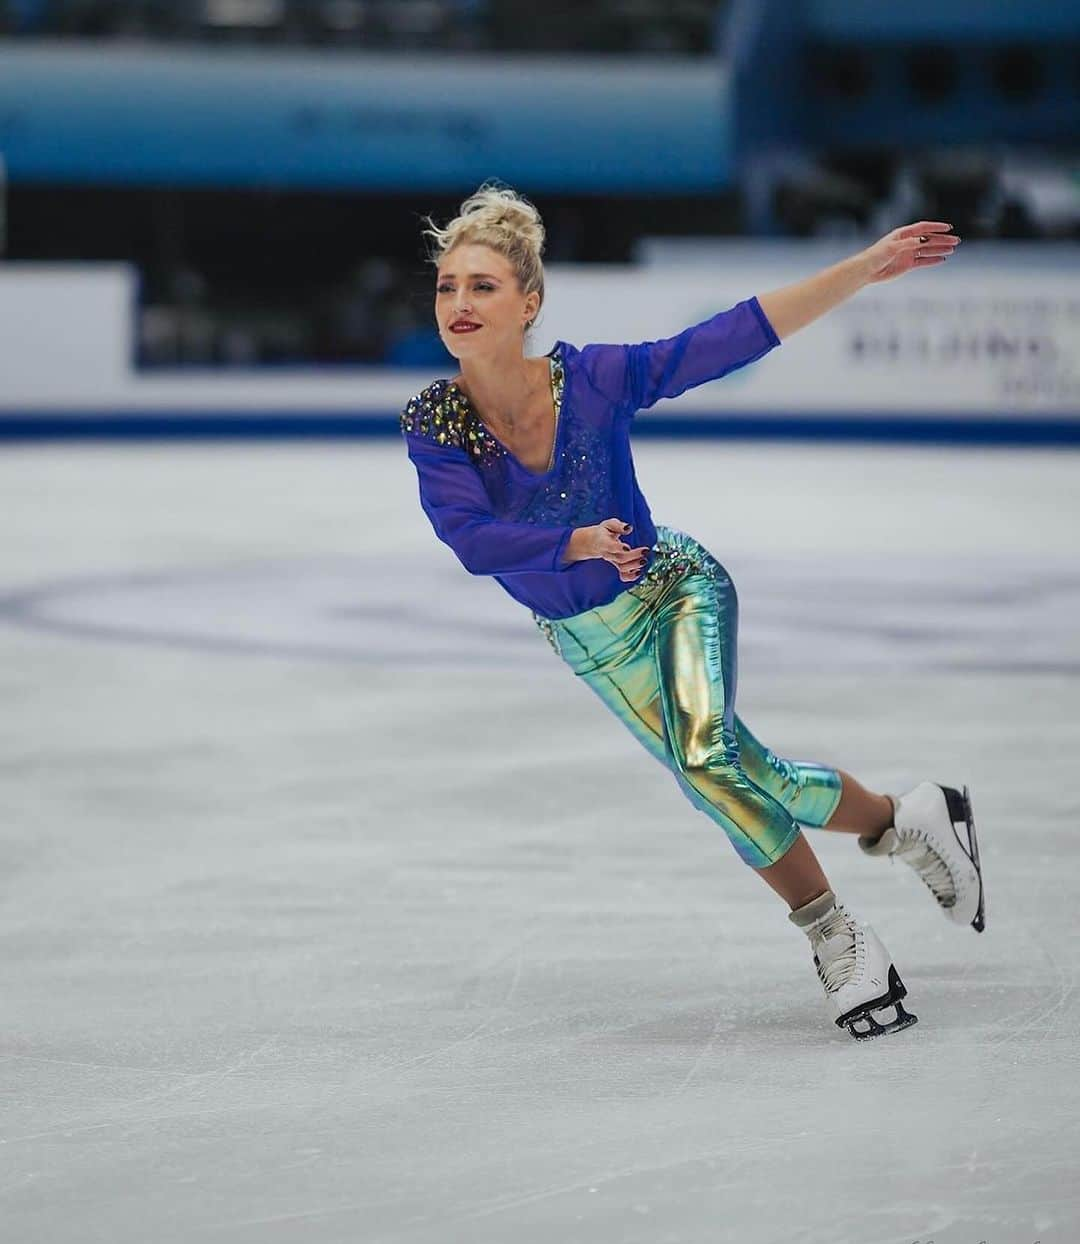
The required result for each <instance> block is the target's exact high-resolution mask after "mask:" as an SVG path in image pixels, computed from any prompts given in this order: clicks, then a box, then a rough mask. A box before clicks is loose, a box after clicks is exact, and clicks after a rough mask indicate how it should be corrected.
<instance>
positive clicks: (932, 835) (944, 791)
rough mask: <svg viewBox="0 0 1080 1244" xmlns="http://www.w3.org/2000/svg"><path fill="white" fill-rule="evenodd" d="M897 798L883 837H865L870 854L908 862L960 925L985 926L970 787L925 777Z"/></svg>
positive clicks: (862, 844) (861, 841)
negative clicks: (939, 782) (893, 813)
mask: <svg viewBox="0 0 1080 1244" xmlns="http://www.w3.org/2000/svg"><path fill="white" fill-rule="evenodd" d="M890 798H891V799H893V807H894V809H895V815H894V817H893V826H892V827H891V828H889V829H887V830H886V831H885V832H884V833H883V834H882V835H881V837H880V838H878V839H876V840H875V839H871V838H860V839H859V846H860V847H862V849H863V850H864V851H865V852H866V853H867V855H889V856H895V857H896V858H898V859H902V860H903V861H904V863H905V864H909V865H910V866H911V867H912V868H913V869H914V870H915V872H916V873H917V874H918V875H919V877H921V878H922V880H923V881H924V882H925V883H926V885H927V887H928V888H929V890H930V892H931V893H932V894H933V896H934V898H936V899H937V901H938V905H939V906H940V907H941V909H942V911H943V912H944V913H945V915H946V916H947V917H948V918H949V919H950V920H952V921H953V922H954V923H955V924H970V925H971V927H972V928H973V929H975V930H977V931H978V932H979V933H981V932H982V931H983V929H984V928H985V927H986V898H985V895H984V893H983V882H982V869H981V867H980V866H979V844H978V841H977V839H976V837H975V820H974V817H973V816H972V813H971V799H970V797H969V795H968V788H967V787H966V786H965V787H964V790H963V793H962V794H961V792H960V791H958V790H954V789H953V788H952V787H951V786H937V785H935V784H934V783H933V782H923V783H922V785H921V786H916V787H915V789H914V790H913V791H910V792H909V793H908V794H906V795H903V796H902V797H901V798H900V799H894V798H893V797H892V796H891V795H890Z"/></svg>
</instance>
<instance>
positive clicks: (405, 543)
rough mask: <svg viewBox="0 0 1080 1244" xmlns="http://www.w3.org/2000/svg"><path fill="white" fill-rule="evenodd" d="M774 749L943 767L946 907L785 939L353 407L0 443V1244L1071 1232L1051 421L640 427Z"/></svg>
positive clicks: (765, 896)
mask: <svg viewBox="0 0 1080 1244" xmlns="http://www.w3.org/2000/svg"><path fill="white" fill-rule="evenodd" d="M636 457H637V462H638V468H639V477H640V479H641V481H642V484H643V487H644V488H645V490H646V493H647V495H648V496H649V498H650V501H651V503H652V506H653V511H654V515H655V516H656V518H657V519H658V520H659V521H662V522H667V523H669V524H671V525H673V526H678V527H682V528H684V529H685V530H688V531H691V532H692V533H693V534H695V535H696V536H697V537H698V538H699V539H701V540H703V541H704V542H705V543H706V544H707V545H708V546H709V547H710V548H711V549H712V550H713V552H714V553H716V555H717V556H718V557H719V558H720V560H721V561H723V562H724V563H725V565H726V566H727V567H728V569H729V570H730V571H731V573H732V574H733V576H734V577H735V580H736V583H737V584H738V585H739V588H740V600H741V610H742V617H741V626H742V644H741V666H740V682H739V691H738V705H739V710H740V712H741V713H742V714H743V715H744V716H745V718H746V720H747V721H748V723H749V724H750V725H751V726H752V727H753V728H754V729H755V731H756V732H757V733H758V734H759V735H760V736H761V737H763V738H764V739H765V740H767V741H768V742H770V743H771V744H772V745H773V746H774V747H776V748H777V749H778V750H780V751H782V752H786V753H788V754H791V755H807V756H813V757H816V758H820V759H822V760H825V761H827V762H830V763H836V764H839V765H841V766H842V767H844V768H845V769H848V770H851V771H853V772H854V773H855V774H857V775H858V776H860V777H861V778H862V779H863V780H864V781H866V782H867V783H868V784H870V785H872V786H874V787H876V788H878V789H884V790H894V791H895V790H903V789H906V788H907V787H908V786H910V785H913V784H914V783H915V782H917V781H919V780H922V779H923V778H927V777H928V778H931V779H936V780H940V781H947V782H950V783H953V784H964V783H966V784H968V785H969V786H970V787H971V790H972V794H973V798H974V802H975V810H976V815H977V818H978V826H979V832H980V842H981V846H982V854H983V862H984V867H985V874H986V883H987V896H988V912H987V931H986V932H985V933H984V934H982V935H978V934H976V933H975V932H974V931H972V930H970V929H959V928H956V927H954V926H952V925H950V924H949V923H947V922H946V921H945V920H944V919H943V918H942V916H941V915H940V914H939V913H938V912H937V910H936V909H935V908H934V905H933V902H932V900H931V899H930V897H929V895H928V894H927V893H926V892H925V891H924V890H923V889H922V888H921V886H920V885H919V883H918V882H917V881H916V880H915V878H914V877H913V876H911V875H909V874H908V873H907V870H906V869H905V868H904V867H903V866H902V865H899V864H897V865H895V866H893V865H890V864H889V863H887V862H883V861H878V860H870V859H868V858H865V857H863V856H862V855H861V854H860V852H859V851H858V850H857V848H856V847H855V844H854V841H853V839H852V838H851V837H849V836H848V835H842V834H829V833H824V832H821V831H808V834H811V835H812V837H811V842H812V844H813V845H814V847H815V849H816V850H817V852H818V854H819V857H820V859H821V860H822V863H823V866H824V867H825V869H826V871H827V873H828V875H829V877H830V880H831V882H832V884H833V887H834V889H835V890H836V891H837V892H838V894H839V895H840V897H841V898H842V899H844V901H846V902H847V903H848V904H849V905H850V906H851V907H853V908H854V909H855V911H856V912H857V914H859V915H860V916H861V917H863V918H865V919H868V920H870V921H871V922H872V923H873V924H874V926H875V928H876V929H877V931H878V933H879V934H880V935H881V936H882V938H883V940H884V941H885V943H886V945H887V946H888V947H889V949H890V951H891V953H892V955H893V957H894V959H895V961H896V963H897V966H898V968H899V970H900V972H901V975H902V976H903V977H904V980H905V982H906V984H907V986H908V990H909V999H908V1001H909V1003H910V1009H911V1010H912V1011H913V1012H915V1013H916V1014H917V1015H918V1016H919V1021H920V1022H919V1023H918V1024H917V1025H916V1026H915V1027H914V1028H912V1029H910V1030H908V1031H906V1032H904V1033H900V1034H898V1035H896V1036H894V1037H890V1038H886V1039H884V1040H879V1041H871V1042H865V1043H858V1044H857V1043H855V1042H853V1041H851V1040H850V1039H849V1038H848V1037H847V1036H846V1035H844V1034H843V1033H841V1032H840V1031H839V1030H838V1029H836V1028H835V1027H834V1026H833V1025H832V1024H831V1022H830V1020H829V1016H828V1013H827V1010H826V1006H825V1002H824V998H823V996H822V994H821V989H820V986H819V984H818V982H817V978H816V976H815V975H814V972H813V968H812V965H811V962H810V958H809V950H808V947H807V945H806V942H805V939H804V938H803V937H802V935H801V934H800V933H799V932H798V931H797V930H796V929H794V928H793V927H792V926H791V925H790V923H789V922H788V921H787V919H786V916H785V908H784V907H783V904H781V903H780V902H779V900H778V899H777V898H776V897H775V896H774V895H773V893H772V891H771V890H769V889H768V888H767V887H766V886H765V885H764V884H762V882H761V881H760V880H759V879H758V878H756V877H755V876H754V875H753V873H752V872H751V871H750V870H748V869H747V868H746V866H745V865H743V864H741V863H740V861H739V860H738V858H737V856H736V855H735V853H734V851H733V850H732V849H731V847H730V846H729V845H728V843H727V840H726V839H725V838H724V836H723V834H722V833H721V832H720V831H719V829H717V828H716V827H715V826H713V825H712V824H711V823H710V822H709V821H708V820H707V819H706V818H705V817H703V816H701V815H700V814H699V813H697V812H695V811H694V810H693V808H692V807H691V806H690V804H689V803H688V802H687V801H686V800H685V799H684V798H683V796H682V795H681V794H680V793H679V791H678V789H677V788H676V786H675V784H674V782H673V780H672V779H671V777H670V775H668V774H667V773H666V771H665V770H664V769H663V768H661V767H660V766H658V765H657V764H656V763H655V762H654V761H652V760H651V759H650V758H649V757H647V755H646V753H645V752H644V750H642V749H641V748H640V747H639V745H638V744H637V743H636V742H635V741H634V740H633V739H632V738H631V737H630V735H629V734H628V733H626V732H625V731H624V729H623V727H622V726H621V725H620V724H619V723H618V722H616V721H615V720H614V719H613V718H611V717H610V716H608V714H607V712H606V710H605V709H604V708H603V706H602V705H601V704H600V702H599V701H598V700H596V699H595V698H594V697H593V696H592V694H591V692H589V691H588V689H587V688H586V687H584V686H582V685H579V684H577V683H575V681H574V679H573V677H572V675H571V674H570V673H569V671H568V670H567V669H566V668H565V667H564V666H562V665H561V664H560V663H559V662H558V660H557V658H556V657H555V656H554V654H553V653H552V652H551V651H550V649H549V648H548V647H547V645H546V643H545V642H544V641H543V639H542V637H541V636H540V635H539V633H538V632H537V631H536V630H535V628H534V627H533V625H532V623H531V621H530V620H529V618H528V615H527V613H526V612H525V611H524V610H522V609H521V608H520V607H519V606H517V605H516V604H514V602H513V601H511V600H510V599H509V597H506V596H504V594H503V593H502V592H501V591H500V590H499V588H498V586H497V585H495V584H494V583H492V582H490V581H486V580H483V579H478V578H472V577H470V576H469V575H467V574H466V573H465V572H464V571H463V570H462V569H461V568H460V567H459V566H458V565H457V563H456V561H455V560H454V558H453V555H452V554H451V553H450V551H449V550H448V549H446V548H445V547H443V546H441V545H439V544H438V543H437V541H436V540H435V538H434V536H433V535H432V534H431V532H430V529H429V528H428V526H427V522H426V519H425V518H424V516H423V514H422V513H421V511H420V509H419V506H418V505H417V502H416V490H415V477H414V475H413V472H412V468H411V466H410V465H409V463H408V461H407V459H406V458H405V456H404V453H403V452H402V449H401V446H400V445H399V444H397V443H394V442H387V443H371V444H347V445H336V446H334V445H323V446H317V445H308V446H281V445H279V446H256V445H240V446H231V447H223V446H214V447H206V446H184V447H172V448H168V449H166V448H160V449H159V448H145V447H108V448H107V447H96V448H88V447H81V448H72V447H62V448H60V447H58V448H29V447H28V448H23V449H8V450H6V451H5V453H4V455H3V457H2V458H0V497H2V499H3V500H2V515H3V520H4V527H3V534H2V535H0V598H2V599H0V701H2V703H3V705H4V711H3V713H2V714H0V732H2V733H0V748H2V750H0V766H2V768H3V773H4V784H3V791H4V794H3V815H2V823H0V846H2V863H3V867H2V873H0V876H2V892H0V937H2V945H3V962H2V967H0V982H2V991H0V997H2V1009H0V1014H2V1016H3V1020H2V1026H0V1103H2V1104H3V1110H2V1112H0V1240H2V1241H4V1244H7V1241H9V1240H10V1241H12V1244H59V1242H64V1244H67V1242H69V1241H70V1242H71V1244H75V1242H78V1244H91V1242H93V1244H96V1242H98V1241H100V1242H101V1244H106V1242H107V1244H149V1242H153V1244H192V1242H194V1241H200V1242H201V1241H208V1242H216V1241H223V1242H226V1241H228V1242H232V1241H235V1242H237V1244H239V1242H243V1244H248V1242H250V1244H255V1242H256V1241H257V1242H258V1244H279V1242H282V1244H283V1242H286V1241H288V1242H291V1241H303V1242H304V1244H356V1242H358V1241H362V1242H365V1244H366V1242H368V1241H371V1242H376V1241H378V1242H382V1241H386V1242H387V1244H389V1242H391V1241H393V1242H395V1244H397V1242H400V1244H447V1242H456V1241H468V1242H469V1244H505V1242H506V1241H509V1240H511V1239H512V1240H514V1241H516V1242H517V1241H520V1242H523V1244H557V1242H558V1244H563V1242H570V1244H586V1242H589V1244H593V1242H600V1244H615V1242H618V1244H638V1242H640V1244H676V1242H678V1244H683V1242H685V1244H697V1242H699V1241H721V1242H723V1244H727V1242H728V1241H730V1242H731V1244H735V1242H736V1241H738V1242H739V1244H744V1242H746V1244H781V1242H787V1241H800V1242H801V1241H805V1242H808V1244H832V1242H834V1241H841V1242H845V1244H863V1242H864V1241H865V1242H868V1244H870V1242H873V1244H910V1242H912V1241H916V1240H918V1241H921V1242H922V1244H925V1242H926V1241H928V1240H934V1241H935V1242H936V1244H979V1241H983V1240H984V1241H986V1244H1034V1241H1036V1240H1041V1241H1042V1242H1043V1244H1067V1242H1068V1244H1071V1242H1072V1241H1075V1240H1076V1239H1077V1238H1080V1198H1078V1194H1077V1192H1076V1171H1077V1164H1078V1155H1080V1144H1078V1140H1080V1109H1078V1107H1080V1078H1078V1071H1080V1059H1078V1056H1077V1041H1076V1030H1077V1026H1078V1023H1080V1004H1078V1001H1077V996H1076V990H1075V984H1076V942H1075V941H1074V938H1075V937H1076V934H1077V931H1078V928H1080V919H1078V916H1077V903H1076V898H1075V896H1074V895H1073V893H1072V889H1071V887H1072V885H1073V884H1074V882H1075V880H1076V875H1077V869H1078V865H1080V848H1078V846H1077V835H1078V833H1080V828H1078V809H1077V794H1076V792H1077V773H1078V768H1080V765H1078V761H1077V755H1078V753H1080V722H1078V716H1077V711H1076V702H1077V692H1078V689H1080V638H1078V632H1080V626H1078V623H1080V556H1078V543H1080V455H1077V454H1075V453H1073V454H1070V453H1065V452H1050V451H1047V452H1012V451H1005V450H972V449H962V450H946V449H940V448H921V449H910V450H897V449H855V448H836V447H816V448H815V447H807V446H776V445H768V444H757V445H732V444H722V443H716V444H704V445H702V444H695V445H677V444H664V443H658V442H652V441H645V442H641V443H639V444H638V446H637V449H636Z"/></svg>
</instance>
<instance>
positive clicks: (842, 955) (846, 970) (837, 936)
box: [813, 903, 857, 993]
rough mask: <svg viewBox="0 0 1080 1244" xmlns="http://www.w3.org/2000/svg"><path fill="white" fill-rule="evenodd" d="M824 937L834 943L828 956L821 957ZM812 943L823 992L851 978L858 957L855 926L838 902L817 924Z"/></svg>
mask: <svg viewBox="0 0 1080 1244" xmlns="http://www.w3.org/2000/svg"><path fill="white" fill-rule="evenodd" d="M825 941H830V942H832V943H833V945H832V946H831V947H830V956H829V958H828V959H822V957H821V954H820V950H821V949H822V946H821V943H822V942H825ZM837 943H842V944H841V945H837ZM813 945H814V956H815V958H816V959H817V974H818V977H819V978H820V980H821V983H822V984H823V985H824V986H825V992H826V993H835V992H836V991H837V990H838V989H840V988H842V987H843V986H844V985H845V984H846V983H847V982H848V981H849V980H850V979H851V977H852V974H853V973H854V971H855V962H856V957H857V955H856V938H855V930H854V928H853V926H852V924H851V921H850V919H849V917H848V914H847V912H846V911H845V910H844V909H843V908H842V907H841V906H840V904H839V903H838V904H837V905H836V908H835V910H834V911H832V912H831V913H830V914H829V915H828V916H827V917H826V918H825V919H824V920H823V921H822V923H821V924H820V925H819V926H818V931H817V935H816V936H815V937H814V939H813Z"/></svg>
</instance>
